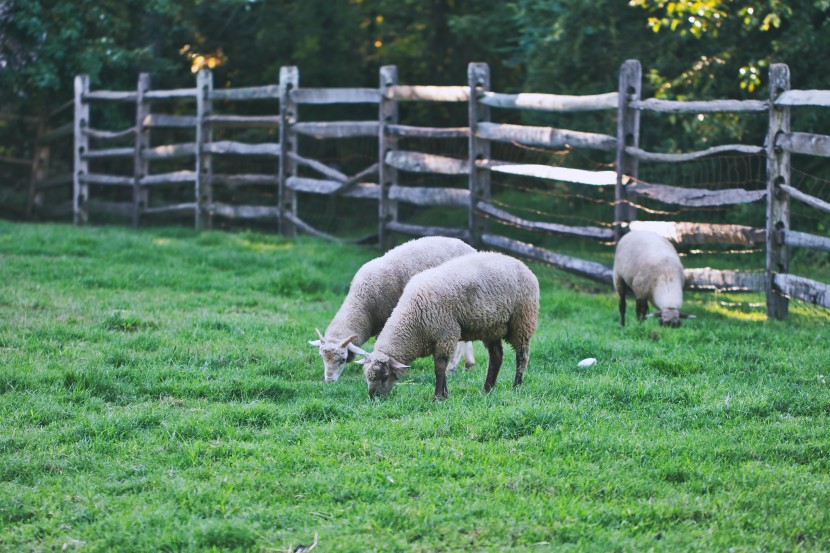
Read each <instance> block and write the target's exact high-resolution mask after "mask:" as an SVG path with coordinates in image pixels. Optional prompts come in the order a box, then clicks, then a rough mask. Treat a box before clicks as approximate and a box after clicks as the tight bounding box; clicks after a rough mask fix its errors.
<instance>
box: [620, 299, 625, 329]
mask: <svg viewBox="0 0 830 553" xmlns="http://www.w3.org/2000/svg"><path fill="white" fill-rule="evenodd" d="M620 326H625V291H623V293H622V294H620Z"/></svg>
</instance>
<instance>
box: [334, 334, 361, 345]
mask: <svg viewBox="0 0 830 553" xmlns="http://www.w3.org/2000/svg"><path fill="white" fill-rule="evenodd" d="M352 340H357V334H352V335H351V336H349V337H348V338H346V339H345V340H343V341H342V342H340V345H339V346H337V347H339V348H345V347H346V346H348V345H349V343H350V342H351V341H352Z"/></svg>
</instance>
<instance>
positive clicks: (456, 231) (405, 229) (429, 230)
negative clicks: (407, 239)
mask: <svg viewBox="0 0 830 553" xmlns="http://www.w3.org/2000/svg"><path fill="white" fill-rule="evenodd" d="M387 227H389V230H391V231H393V232H399V233H401V234H408V235H410V236H449V237H450V238H458V239H459V240H464V241H465V242H469V241H470V231H468V230H467V229H465V228H450V227H426V226H422V225H410V224H407V223H401V222H400V221H392V222H390V223H389V224H388V225H387Z"/></svg>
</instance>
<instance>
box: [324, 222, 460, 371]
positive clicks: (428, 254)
mask: <svg viewBox="0 0 830 553" xmlns="http://www.w3.org/2000/svg"><path fill="white" fill-rule="evenodd" d="M475 251H476V250H475V249H474V248H472V247H471V246H469V245H467V244H465V243H464V242H463V241H461V240H458V239H456V238H446V237H441V236H427V237H424V238H418V239H416V240H410V241H409V242H405V243H403V244H401V245H400V246H397V247H396V248H393V249H391V250H389V251H388V252H386V254H385V255H383V256H381V257H378V258H376V259H373V260H371V261H368V262H367V263H365V264H364V265H363V266H362V267H361V268H360V269H359V270H358V271H357V273H355V275H354V277H353V278H352V282H351V284H350V285H349V292H348V294H347V295H346V298H345V299H344V300H343V303H342V304H341V306H340V309H338V311H337V313H336V314H335V315H334V318H333V319H332V321H331V323H329V326H328V328H326V332H325V334H322V333H321V332H320V331H319V330H318V329H316V328H315V329H314V330H315V331H316V332H317V336H318V339H317V340H312V341H309V342H308V343H309V345H311V346H314V347H316V348H319V353H320V357H322V358H323V365H324V367H325V370H324V375H323V377H324V380H325V381H326V382H335V381H336V380H337V379H338V378H340V375H341V373H342V372H343V369H344V368H345V367H346V363H347V362H348V361H351V360H352V359H353V358H354V356H355V353H356V352H361V351H362V350H360V349H359V346H361V345H363V344H364V343H365V342H366V341H367V340H368V339H369V338H371V337H372V336H377V334H378V333H379V332H380V331H381V329H382V328H383V325H384V324H385V323H386V320H387V319H388V318H389V315H390V314H391V313H392V310H393V309H394V308H395V305H397V303H398V299H399V298H400V297H401V294H402V293H403V289H404V286H406V283H407V282H409V280H410V279H411V278H412V276H413V275H415V274H416V273H419V272H421V271H423V270H424V269H430V268H432V267H435V266H437V265H440V264H441V263H443V262H444V261H446V260H448V259H452V258H454V257H459V256H462V255H466V254H470V253H474V252H475ZM458 350H459V351H458V354H457V355H456V356H455V357H454V358H455V360H456V361H458V360H459V358H460V357H461V355H463V356H464V359H465V362H464V364H465V368H469V367H471V366H473V365H474V364H475V358H474V357H473V346H472V344H459V345H458ZM453 368H454V367H453Z"/></svg>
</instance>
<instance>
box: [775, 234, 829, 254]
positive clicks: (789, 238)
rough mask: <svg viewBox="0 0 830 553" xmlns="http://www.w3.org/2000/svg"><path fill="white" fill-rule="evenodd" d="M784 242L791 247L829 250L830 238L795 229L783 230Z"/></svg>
mask: <svg viewBox="0 0 830 553" xmlns="http://www.w3.org/2000/svg"><path fill="white" fill-rule="evenodd" d="M784 244H785V245H787V246H790V247H791V248H809V249H811V250H821V251H825V252H830V238H828V237H826V236H816V235H815V234H809V233H807V232H798V231H795V230H788V231H784Z"/></svg>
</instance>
